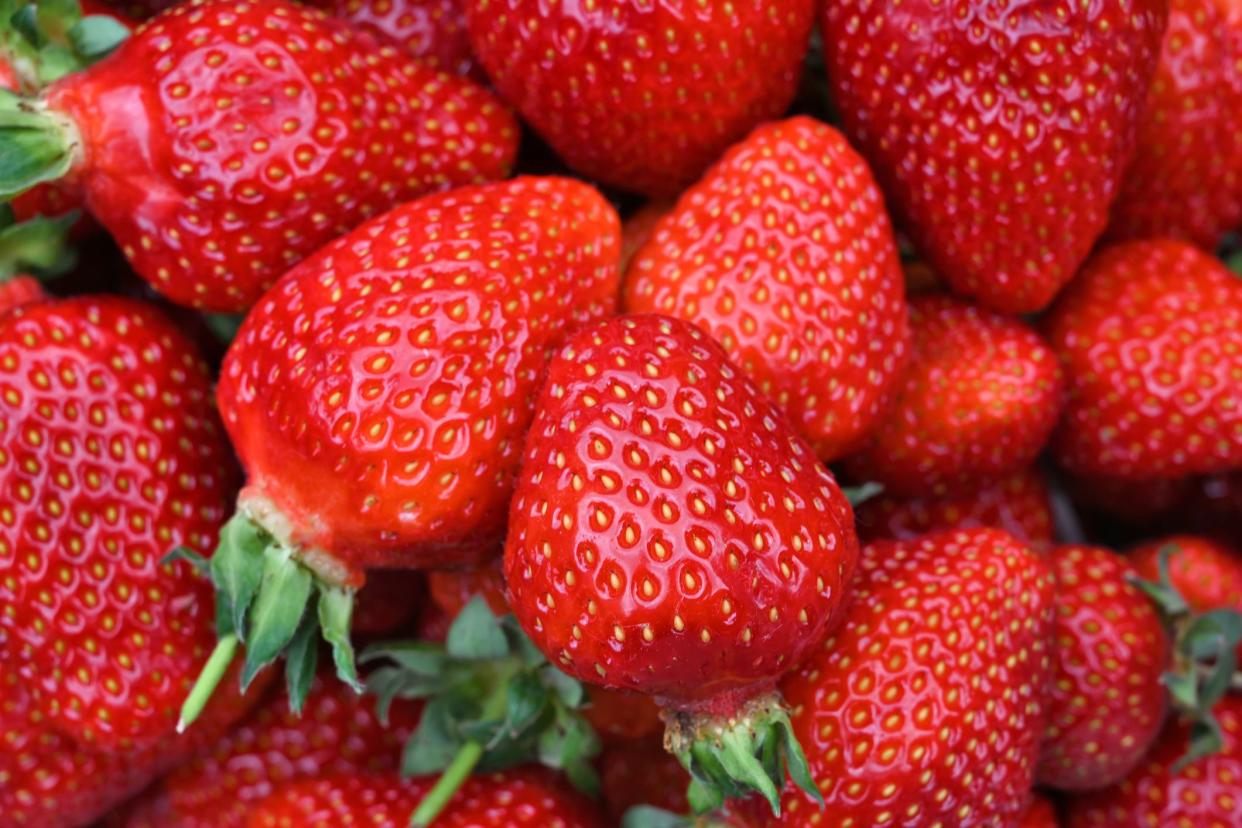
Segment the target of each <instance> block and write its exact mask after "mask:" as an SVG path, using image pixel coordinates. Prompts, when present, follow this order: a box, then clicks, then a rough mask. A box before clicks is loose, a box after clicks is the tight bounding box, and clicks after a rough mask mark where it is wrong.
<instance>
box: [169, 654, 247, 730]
mask: <svg viewBox="0 0 1242 828" xmlns="http://www.w3.org/2000/svg"><path fill="white" fill-rule="evenodd" d="M239 643H241V642H240V641H239V639H238V638H237V636H235V635H226V636H224V637H223V638H221V639H220V640H219V641H217V642H216V648H215V649H214V650H212V651H211V656H210V657H209V658H208V659H207V663H206V664H205V665H204V666H203V671H202V672H201V673H199V674H198V680H197V681H195V682H194V686H193V687H192V688H190V695H188V696H186V698H185V702H184V703H183V704H182V705H181V717H180V718H179V719H178V720H177V732H178V733H184V732H185V729H186V728H187V727H189V726H190V725H192V724H194V720H195V719H197V718H198V716H199V714H200V713H202V712H203V708H204V707H206V706H207V701H208V700H209V699H210V698H211V695H212V693H214V692H215V691H216V686H217V685H219V684H220V679H222V678H224V674H225V672H226V671H227V670H228V669H229V665H230V664H232V663H233V657H234V656H235V655H237V645H238V644H239Z"/></svg>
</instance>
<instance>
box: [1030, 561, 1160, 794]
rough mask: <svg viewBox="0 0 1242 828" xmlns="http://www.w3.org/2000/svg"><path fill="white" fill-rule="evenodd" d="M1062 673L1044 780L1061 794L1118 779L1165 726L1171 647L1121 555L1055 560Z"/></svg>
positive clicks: (1055, 689)
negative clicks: (1165, 681) (1166, 673)
mask: <svg viewBox="0 0 1242 828" xmlns="http://www.w3.org/2000/svg"><path fill="white" fill-rule="evenodd" d="M1052 567H1053V571H1054V573H1055V574H1056V579H1057V595H1056V626H1055V627H1054V630H1053V637H1054V640H1055V643H1056V657H1055V659H1054V665H1055V671H1054V679H1053V682H1052V684H1051V685H1050V686H1049V695H1048V705H1049V710H1048V726H1047V729H1046V730H1045V732H1044V742H1043V748H1042V750H1041V755H1040V760H1039V769H1038V779H1039V781H1040V783H1041V784H1043V785H1047V786H1049V787H1053V788H1060V789H1063V790H1077V791H1081V790H1091V789H1094V788H1103V787H1106V786H1108V785H1111V784H1113V783H1115V782H1118V781H1120V780H1121V779H1122V778H1123V777H1124V776H1125V775H1126V774H1127V773H1129V772H1130V770H1131V769H1133V768H1134V766H1135V765H1137V764H1138V762H1139V760H1140V759H1142V758H1143V754H1144V753H1146V752H1147V748H1148V747H1150V745H1151V743H1152V742H1153V741H1154V740H1155V738H1156V736H1157V735H1159V733H1160V726H1161V725H1162V724H1163V723H1164V713H1165V709H1166V698H1165V689H1164V685H1163V684H1161V677H1162V676H1163V674H1164V670H1165V668H1166V667H1167V666H1168V661H1169V640H1168V636H1167V635H1166V633H1165V630H1164V626H1163V624H1162V622H1161V618H1160V615H1159V613H1158V612H1157V611H1156V608H1155V607H1154V606H1153V605H1152V603H1151V602H1150V601H1149V600H1148V598H1147V596H1146V595H1144V594H1143V592H1142V591H1140V590H1139V589H1138V588H1137V587H1135V586H1134V585H1133V584H1131V583H1130V582H1129V580H1128V579H1129V578H1130V577H1132V575H1133V570H1132V569H1131V568H1130V567H1129V565H1128V564H1127V563H1126V561H1125V559H1124V558H1122V557H1120V556H1119V555H1117V554H1115V553H1113V552H1110V551H1108V550H1107V549H1100V548H1097V547H1091V546H1063V547H1059V548H1057V549H1056V550H1054V551H1053V553H1052Z"/></svg>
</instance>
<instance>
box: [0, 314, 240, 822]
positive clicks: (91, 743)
mask: <svg viewBox="0 0 1242 828" xmlns="http://www.w3.org/2000/svg"><path fill="white" fill-rule="evenodd" d="M235 480H236V475H235V472H234V465H233V461H232V458H231V456H230V453H229V450H228V445H227V443H226V441H225V438H224V433H223V430H222V429H221V428H220V424H219V421H218V418H217V415H216V412H215V410H214V408H213V406H212V403H211V387H210V380H209V377H208V375H207V369H206V366H205V365H204V364H203V362H202V360H201V359H200V358H199V357H198V355H197V354H196V353H195V352H194V349H193V347H192V346H191V345H190V343H189V342H188V341H187V340H186V339H185V338H184V337H183V336H182V334H181V333H180V332H179V331H178V330H177V329H176V328H175V327H174V326H173V324H172V323H171V322H169V321H168V320H166V319H165V318H164V317H163V316H161V315H160V314H159V313H158V312H156V311H155V310H154V309H152V308H151V307H149V306H147V305H143V304H140V303H137V302H133V301H130V300H123V299H117V298H103V297H98V298H96V297H83V298H78V299H72V300H66V301H62V302H52V301H34V302H30V303H27V304H24V305H22V306H21V307H18V308H16V309H13V310H10V311H9V312H8V313H7V314H5V315H3V316H2V317H0V492H3V497H2V498H0V607H3V610H2V611H0V663H3V664H4V665H5V667H6V669H5V671H4V672H5V684H6V686H7V687H8V688H9V689H6V690H5V691H4V692H3V693H0V695H3V696H4V697H5V698H6V707H5V712H4V718H5V719H6V723H5V724H4V725H3V726H0V733H3V734H4V738H5V740H6V741H7V742H8V743H9V744H8V746H7V747H6V748H5V749H4V750H0V754H3V755H4V756H5V757H6V761H9V760H11V761H13V762H15V766H14V769H13V770H4V769H0V780H6V784H0V791H3V795H2V796H0V803H2V807H0V813H2V814H4V816H5V817H6V818H8V819H11V820H14V821H15V823H14V822H10V823H8V824H18V825H40V826H46V825H59V824H73V823H74V822H78V821H81V820H89V819H90V817H91V813H92V812H95V813H97V812H98V811H99V810H100V809H102V808H106V807H107V806H108V804H109V801H110V800H115V799H117V798H119V797H122V796H124V795H125V794H126V793H128V792H130V791H131V790H132V789H133V788H134V787H135V786H136V785H141V784H142V783H143V782H144V781H145V779H146V778H149V777H150V776H151V775H152V774H153V773H155V772H156V771H158V770H159V769H160V768H161V767H165V766H167V765H168V764H169V763H170V762H173V761H176V760H177V759H178V758H180V757H181V756H182V755H183V754H184V753H185V751H187V750H189V749H190V747H191V746H190V744H189V743H188V742H186V741H185V740H178V739H175V738H174V732H173V728H174V724H175V716H174V715H173V713H172V711H173V710H174V709H175V707H176V705H177V702H178V700H179V699H180V698H181V697H182V696H184V694H185V692H186V690H187V689H188V687H189V686H190V683H191V680H192V678H193V675H194V673H195V672H196V671H197V670H198V669H199V668H200V667H201V666H202V664H203V663H204V661H205V659H206V656H207V653H208V651H209V650H210V646H211V638H212V611H211V593H210V590H209V589H207V588H206V587H205V585H204V584H203V583H202V582H201V581H199V580H198V579H197V578H196V577H195V576H194V575H193V574H192V573H191V572H190V571H189V570H188V569H186V568H185V567H183V566H181V565H177V564H161V563H160V561H161V558H162V557H163V555H164V553H165V552H166V551H167V550H168V548H169V547H170V546H173V545H176V544H185V545H187V546H189V547H192V548H195V549H198V550H202V551H207V550H210V549H211V547H212V546H213V545H214V544H215V541H216V536H217V531H218V529H219V527H220V524H221V522H222V521H223V519H224V517H225V515H226V513H227V504H228V498H229V497H231V495H232V492H233V490H234V484H235ZM239 706H240V704H239V702H238V701H237V700H233V699H230V700H228V701H226V702H224V704H223V705H222V706H221V707H220V708H219V711H218V713H216V714H213V716H212V719H213V724H212V725H211V726H210V727H208V728H207V731H206V732H207V733H212V732H213V731H214V729H216V728H217V727H218V726H219V725H220V724H222V723H223V722H226V721H227V720H229V719H230V718H231V717H234V716H236V715H237V714H238V713H239V712H240V710H239V709H238V708H239ZM14 773H16V774H17V775H18V777H17V778H16V779H14V777H13V774H14ZM28 785H29V786H28ZM10 797H12V798H10ZM62 800H63V801H62ZM71 801H72V802H74V803H76V804H72V805H71V804H70V802H71ZM62 808H63V811H62ZM74 814H78V815H79V816H74Z"/></svg>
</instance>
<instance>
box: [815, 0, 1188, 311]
mask: <svg viewBox="0 0 1242 828" xmlns="http://www.w3.org/2000/svg"><path fill="white" fill-rule="evenodd" d="M823 8H824V13H823V17H822V23H823V26H822V31H823V34H824V48H825V57H826V61H827V64H828V74H829V77H830V81H831V87H832V93H833V100H834V103H835V104H836V106H837V109H838V110H839V112H840V114H841V118H842V121H843V123H844V124H845V127H846V132H847V133H848V134H849V135H850V136H851V137H852V138H853V139H854V144H855V146H857V147H859V148H860V150H861V151H862V154H863V155H864V156H866V157H867V159H868V160H869V161H870V162H871V165H872V169H873V170H875V173H876V177H877V178H878V179H879V180H880V183H881V185H883V187H884V189H885V192H886V193H887V194H888V197H889V204H890V205H891V206H892V207H893V209H894V211H895V212H896V213H897V214H898V215H899V216H900V218H901V219H902V222H900V223H903V224H904V225H905V226H906V227H907V228H908V230H909V232H910V235H911V236H912V238H913V239H914V241H915V243H916V245H917V247H918V248H919V251H920V252H921V253H922V254H923V255H924V256H925V257H926V258H927V260H928V261H929V263H930V264H931V265H932V266H933V267H934V268H935V269H936V270H937V271H938V272H939V273H941V274H942V275H943V276H944V277H945V278H946V279H947V280H948V282H949V283H950V284H951V285H952V286H953V289H954V290H955V291H957V292H959V293H962V294H965V295H967V296H971V297H974V298H976V299H977V300H978V301H979V302H981V303H982V304H984V305H986V306H988V307H991V308H994V309H995V310H999V311H1004V312H1007V313H1027V312H1031V311H1036V310H1039V309H1040V308H1043V307H1044V306H1045V305H1047V304H1048V302H1049V301H1051V299H1052V298H1053V296H1054V295H1055V294H1056V292H1057V291H1058V290H1059V289H1060V288H1061V286H1062V285H1064V284H1065V283H1066V282H1068V281H1069V280H1070V278H1071V277H1072V276H1073V275H1074V273H1075V272H1076V271H1077V270H1078V268H1079V266H1080V265H1081V264H1082V261H1083V259H1085V258H1086V256H1087V254H1088V253H1089V252H1090V250H1091V247H1092V245H1093V244H1094V243H1095V240H1096V237H1098V236H1099V235H1100V233H1101V231H1103V230H1104V227H1105V224H1106V223H1107V221H1108V208H1109V205H1110V204H1111V203H1112V201H1113V197H1114V196H1115V195H1116V193H1117V190H1118V188H1119V185H1120V180H1121V176H1122V172H1123V171H1124V169H1125V164H1126V162H1127V161H1128V160H1129V158H1130V153H1131V151H1132V149H1133V146H1134V133H1135V124H1136V122H1137V120H1138V117H1139V113H1140V110H1141V107H1142V103H1143V98H1144V95H1145V94H1146V91H1147V86H1148V82H1149V80H1150V78H1151V73H1152V70H1153V69H1154V67H1155V64H1156V58H1157V56H1158V55H1159V52H1160V38H1161V35H1162V33H1163V31H1164V24H1165V15H1166V4H1165V2H1164V0H1133V2H1116V0H1108V2H1102V3H1088V4H1083V3H1071V2H1068V0H1050V2H1046V3H1016V2H999V3H997V2H992V0H964V2H961V3H958V4H954V5H952V6H950V5H947V4H941V3H938V2H928V1H927V0H919V2H916V3H913V4H907V5H903V6H902V8H901V10H900V12H898V13H894V12H893V8H892V7H891V6H890V5H889V4H887V3H872V2H869V0H839V1H838V2H830V3H825V4H824V5H823Z"/></svg>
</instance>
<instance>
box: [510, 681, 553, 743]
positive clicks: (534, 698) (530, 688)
mask: <svg viewBox="0 0 1242 828" xmlns="http://www.w3.org/2000/svg"><path fill="white" fill-rule="evenodd" d="M548 703H549V700H548V691H547V688H546V687H544V685H543V682H541V681H540V680H539V677H538V676H536V675H535V674H533V673H526V672H523V673H518V674H517V675H515V676H514V677H513V678H512V679H510V681H509V687H508V692H507V694H506V696H505V718H504V722H503V728H504V730H505V732H506V733H508V734H513V735H517V734H519V733H521V732H522V731H524V730H526V729H527V728H529V727H530V726H531V725H533V724H534V723H535V722H536V721H537V720H538V719H539V716H540V714H542V713H543V711H544V710H546V709H547V707H548Z"/></svg>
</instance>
